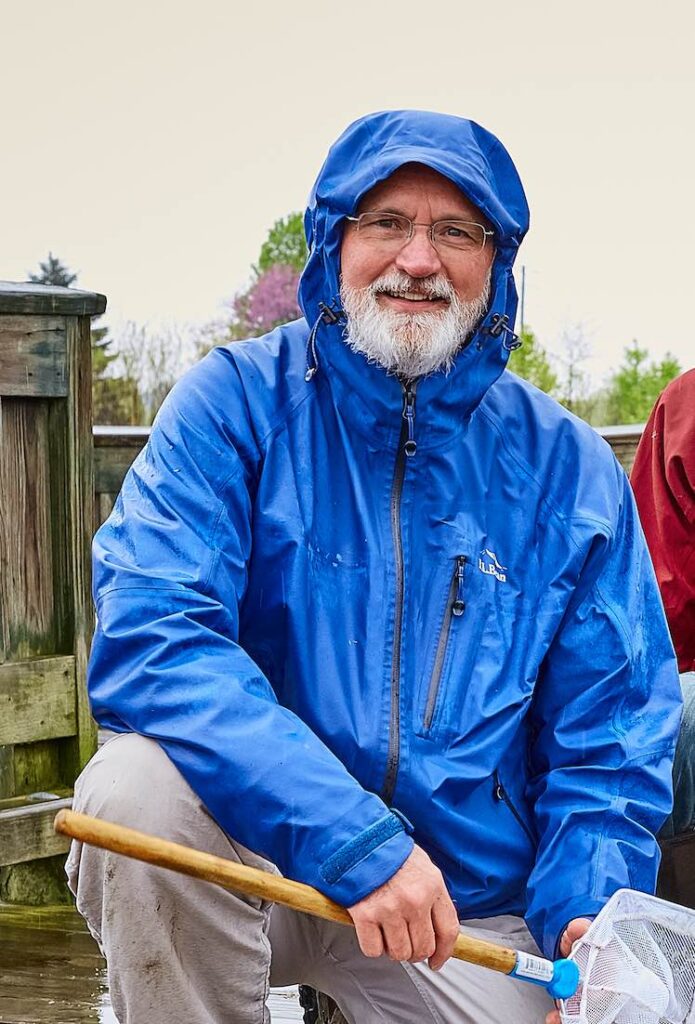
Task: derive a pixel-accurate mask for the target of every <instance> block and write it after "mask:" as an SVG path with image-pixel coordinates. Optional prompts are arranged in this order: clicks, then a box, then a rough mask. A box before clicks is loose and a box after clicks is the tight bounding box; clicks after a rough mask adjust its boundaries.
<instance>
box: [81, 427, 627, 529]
mask: <svg viewBox="0 0 695 1024" xmlns="http://www.w3.org/2000/svg"><path fill="white" fill-rule="evenodd" d="M596 430H597V431H598V433H599V434H600V435H601V436H602V437H603V438H604V440H606V441H607V442H608V443H609V445H610V446H611V448H612V449H613V451H614V452H615V455H616V458H617V459H618V461H619V462H620V464H621V465H622V467H623V469H624V470H625V472H626V473H629V472H630V470H631V469H632V463H633V461H634V458H635V451H636V449H637V443H638V441H639V439H640V437H641V436H642V430H643V426H642V424H628V425H627V426H617V427H597V428H596ZM149 436H150V428H149V427H94V489H95V500H94V529H95V530H96V529H97V528H98V527H99V526H100V525H101V523H103V522H104V520H105V519H106V518H107V516H108V515H109V514H110V512H111V509H112V508H113V504H114V502H115V500H116V497H117V495H118V492H119V490H120V487H121V484H122V483H123V478H124V476H125V475H126V473H127V471H128V469H129V468H130V466H131V464H132V462H133V461H134V459H135V457H136V455H138V453H139V452H140V451H141V450H142V448H143V447H144V446H145V444H146V443H147V439H148V437H149Z"/></svg>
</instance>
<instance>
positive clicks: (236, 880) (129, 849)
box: [54, 810, 579, 999]
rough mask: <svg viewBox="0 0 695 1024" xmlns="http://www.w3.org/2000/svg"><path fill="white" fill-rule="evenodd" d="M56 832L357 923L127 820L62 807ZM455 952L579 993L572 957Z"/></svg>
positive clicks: (481, 944)
mask: <svg viewBox="0 0 695 1024" xmlns="http://www.w3.org/2000/svg"><path fill="white" fill-rule="evenodd" d="M54 828H55V830H56V832H60V833H61V834H62V835H66V836H72V838H73V839H78V840H79V841H80V842H81V843H88V844H89V845H90V846H100V847H101V848H102V849H105V850H112V851H113V852H114V853H120V854H123V855H124V856H126V857H133V858H135V860H143V861H146V862H147V863H148V864H155V865H157V866H158V867H160V868H168V869H169V870H171V871H178V872H181V873H182V874H184V875H191V876H192V877H193V878H201V879H203V880H204V881H206V882H213V883H214V884H215V885H220V886H222V888H224V889H232V890H235V891H237V892H243V893H246V894H247V895H250V896H258V897H259V898H260V899H262V900H268V901H271V902H273V903H282V904H283V905H284V906H286V907H291V908H292V909H293V910H300V911H302V912H303V913H305V914H313V915H314V916H315V917H323V918H325V919H326V920H328V921H337V922H338V923H339V924H346V925H352V918H351V917H350V915H349V914H348V912H347V910H345V908H344V907H341V906H340V905H339V904H337V903H334V902H333V900H330V899H328V897H326V896H324V895H323V894H322V893H320V892H318V891H317V890H316V889H313V888H312V887H311V886H310V885H305V884H304V883H303V882H293V881H291V880H290V879H289V878H283V877H281V876H280V875H272V874H270V872H268V871H260V870H259V869H258V868H251V867H248V866H247V865H246V864H237V863H236V862H235V861H231V860H225V858H224V857H215V856H213V855H212V854H211V853H203V852H202V851H200V850H193V849H190V848H189V847H187V846H181V845H180V844H179V843H172V842H170V841H169V840H167V839H159V838H158V837H156V836H151V835H148V834H147V833H145V832H138V831H137V830H136V829H133V828H126V827H125V826H124V825H115V824H113V823H112V822H109V821H102V820H101V819H100V818H91V817H89V815H87V814H80V813H78V812H77V811H68V810H62V811H59V812H58V814H57V815H56V819H55V822H54ZM453 955H454V956H455V957H456V958H457V959H459V960H467V961H468V962H469V963H472V964H478V965H480V966H481V967H487V968H489V969H490V970H493V971H499V972H500V973H502V974H510V975H513V976H514V977H517V978H519V979H520V980H523V981H531V982H533V983H534V984H537V985H542V986H543V987H544V988H547V989H548V991H549V992H550V994H551V995H552V996H554V997H555V998H557V999H566V998H569V996H571V995H574V993H575V991H576V989H577V985H578V982H579V975H578V972H577V968H576V965H575V964H574V963H572V962H571V961H569V960H556V961H555V962H553V961H551V960H544V959H543V958H542V957H538V956H532V955H531V954H529V953H524V952H521V951H516V950H513V949H506V948H505V947H504V946H496V945H495V944H494V943H492V942H485V941H484V940H483V939H473V938H471V937H470V936H468V935H459V937H458V938H457V940H456V944H455V946H454V951H453Z"/></svg>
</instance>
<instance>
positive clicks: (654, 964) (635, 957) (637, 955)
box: [560, 889, 695, 1024]
mask: <svg viewBox="0 0 695 1024" xmlns="http://www.w3.org/2000/svg"><path fill="white" fill-rule="evenodd" d="M570 958H571V959H572V960H574V961H575V962H576V964H577V966H578V967H579V972H580V976H581V981H580V986H579V989H578V990H577V993H576V995H574V996H573V997H572V998H571V999H567V1000H564V1001H563V1002H562V1003H561V1006H560V1016H561V1018H562V1021H563V1024H695V912H693V911H692V910H686V909H685V908H684V907H679V906H677V905H676V904H675V903H667V902H666V901H665V900H659V899H657V898H656V897H655V896H647V895H645V894H644V893H640V892H634V891H633V890H630V889H621V890H620V891H619V892H617V893H615V895H614V896H612V897H611V899H610V900H609V901H608V903H607V904H606V906H605V907H604V908H603V910H602V911H601V913H600V914H599V916H598V917H597V918H596V920H595V921H594V922H593V924H592V925H591V927H590V928H589V930H588V931H587V932H586V934H585V935H583V936H582V938H581V939H580V940H579V941H578V942H576V943H575V944H574V947H573V949H572V953H571V957H570Z"/></svg>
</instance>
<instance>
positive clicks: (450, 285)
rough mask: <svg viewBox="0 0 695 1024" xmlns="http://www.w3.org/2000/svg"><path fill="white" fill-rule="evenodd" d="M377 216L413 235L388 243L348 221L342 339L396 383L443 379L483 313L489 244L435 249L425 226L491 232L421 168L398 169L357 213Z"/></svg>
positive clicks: (456, 194) (451, 189)
mask: <svg viewBox="0 0 695 1024" xmlns="http://www.w3.org/2000/svg"><path fill="white" fill-rule="evenodd" d="M377 211H378V212H384V213H390V214H402V215H404V216H406V217H409V218H410V219H411V220H412V221H413V222H414V227H413V235H412V237H411V238H410V239H409V240H408V241H405V242H402V241H401V240H400V239H396V241H395V243H394V240H393V239H389V240H385V239H384V237H383V236H382V237H377V238H376V239H375V238H374V237H372V238H370V237H369V235H365V234H364V233H360V232H359V231H358V230H357V225H356V224H355V223H354V222H352V221H347V222H346V228H345V232H344V236H343V243H342V249H341V263H342V275H341V286H340V296H341V302H342V307H343V310H344V311H345V314H346V317H347V324H348V326H347V332H346V335H345V340H346V341H347V343H348V345H349V346H350V347H351V348H352V349H354V350H355V351H357V352H360V353H362V355H364V356H366V357H367V359H368V360H369V361H370V362H376V363H379V364H380V365H381V366H382V367H383V368H384V369H386V370H387V371H388V372H389V373H395V374H397V375H398V376H400V377H401V378H407V379H410V380H414V379H416V378H419V377H422V376H426V375H427V374H429V373H433V372H436V371H439V370H442V371H444V372H448V371H449V370H450V369H451V367H452V366H453V363H454V360H455V358H456V355H457V353H458V352H459V351H460V349H461V347H462V346H463V345H464V343H465V341H466V339H467V338H469V337H470V335H471V333H472V332H473V331H474V330H475V328H476V327H477V325H478V324H479V322H480V320H481V318H482V317H483V316H484V315H485V313H486V311H487V305H488V298H489V286H490V268H491V266H492V261H493V258H494V250H493V247H492V245H491V244H490V241H489V240H486V244H485V245H484V246H483V248H482V249H480V250H475V251H473V252H471V251H470V249H456V248H453V247H451V246H447V245H444V244H443V243H439V249H437V248H435V246H434V245H433V244H432V242H431V241H430V237H429V232H428V227H429V225H430V224H432V223H434V222H435V221H439V220H465V221H472V222H474V223H477V224H482V225H483V227H485V228H488V227H489V225H488V223H487V221H486V220H485V218H484V217H483V216H482V214H481V213H480V212H479V211H478V210H477V209H476V207H475V206H473V204H472V203H470V202H469V201H468V200H467V199H466V198H465V196H464V195H463V194H462V193H461V192H460V191H459V190H458V189H457V188H456V186H455V185H453V184H452V182H450V181H449V180H448V179H447V178H444V177H442V175H441V174H437V172H436V171H432V170H430V169H429V168H427V167H423V166H421V165H419V164H410V165H406V166H404V167H401V168H399V170H397V171H396V172H395V173H394V174H393V175H391V177H390V178H388V179H387V180H386V181H384V182H381V183H380V184H379V185H377V186H376V187H375V188H373V189H372V190H371V191H370V192H369V193H368V194H367V195H366V196H365V197H364V199H363V200H362V202H361V203H360V206H359V209H358V213H370V212H377ZM386 221H387V219H386ZM382 223H383V221H382ZM385 243H386V244H385ZM394 245H395V247H394Z"/></svg>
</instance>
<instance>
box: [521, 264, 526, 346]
mask: <svg viewBox="0 0 695 1024" xmlns="http://www.w3.org/2000/svg"><path fill="white" fill-rule="evenodd" d="M525 307H526V266H525V265H523V264H522V267H521V332H520V333H521V334H523V333H524V327H525V324H526V321H525V319H524V312H525Z"/></svg>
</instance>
